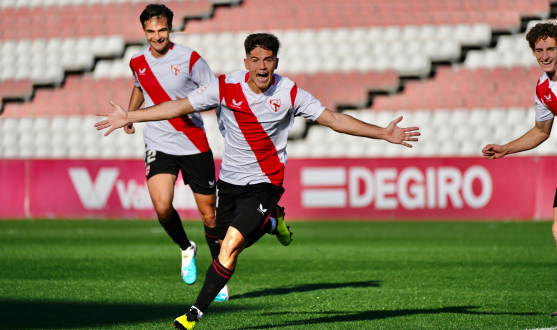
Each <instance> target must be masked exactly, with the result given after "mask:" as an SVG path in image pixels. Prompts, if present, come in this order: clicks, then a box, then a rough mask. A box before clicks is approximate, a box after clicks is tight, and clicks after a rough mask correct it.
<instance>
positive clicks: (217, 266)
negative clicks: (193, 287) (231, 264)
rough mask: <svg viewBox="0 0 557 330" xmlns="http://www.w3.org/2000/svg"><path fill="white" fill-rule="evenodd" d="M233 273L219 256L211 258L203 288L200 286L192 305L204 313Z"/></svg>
mask: <svg viewBox="0 0 557 330" xmlns="http://www.w3.org/2000/svg"><path fill="white" fill-rule="evenodd" d="M233 274H234V271H233V270H230V269H227V268H226V267H224V266H223V265H222V264H221V263H220V262H219V258H216V259H215V260H213V264H212V265H211V266H210V267H209V269H208V270H207V276H206V277H205V282H204V283H203V288H201V292H200V293H199V295H198V296H197V300H196V301H195V304H194V306H195V307H196V308H197V309H199V311H200V312H201V313H205V310H206V309H207V307H209V305H210V304H211V302H213V300H214V299H215V297H216V296H217V295H218V294H219V291H220V290H221V289H222V288H224V286H225V285H226V283H228V280H229V279H230V277H232V275H233Z"/></svg>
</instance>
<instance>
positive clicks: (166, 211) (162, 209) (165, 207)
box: [153, 200, 174, 222]
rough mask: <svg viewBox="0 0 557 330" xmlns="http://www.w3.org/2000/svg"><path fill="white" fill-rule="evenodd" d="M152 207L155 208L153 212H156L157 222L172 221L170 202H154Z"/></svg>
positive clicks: (172, 210) (172, 211)
mask: <svg viewBox="0 0 557 330" xmlns="http://www.w3.org/2000/svg"><path fill="white" fill-rule="evenodd" d="M153 206H154V207H155V212H157V217H158V218H159V220H161V221H163V222H165V221H166V220H170V219H172V214H173V213H174V207H172V202H169V201H164V200H158V201H156V200H154V201H153Z"/></svg>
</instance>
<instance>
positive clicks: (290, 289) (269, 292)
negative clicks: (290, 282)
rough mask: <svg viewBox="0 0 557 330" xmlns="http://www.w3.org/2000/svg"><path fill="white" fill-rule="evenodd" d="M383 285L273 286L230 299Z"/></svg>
mask: <svg viewBox="0 0 557 330" xmlns="http://www.w3.org/2000/svg"><path fill="white" fill-rule="evenodd" d="M379 286H381V282H380V281H362V282H348V283H315V284H305V285H297V286H293V287H283V288H273V289H265V290H260V291H253V292H248V293H244V294H241V295H233V296H232V297H231V298H230V299H234V300H236V299H244V298H257V297H266V296H278V295H284V294H288V293H294V292H309V291H317V290H330V289H340V288H367V287H379Z"/></svg>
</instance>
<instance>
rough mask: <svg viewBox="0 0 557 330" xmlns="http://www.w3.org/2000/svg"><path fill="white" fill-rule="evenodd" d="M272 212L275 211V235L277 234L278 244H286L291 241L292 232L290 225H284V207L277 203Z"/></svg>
mask: <svg viewBox="0 0 557 330" xmlns="http://www.w3.org/2000/svg"><path fill="white" fill-rule="evenodd" d="M273 213H276V219H277V229H276V230H275V235H276V236H277V239H278V240H279V242H280V244H282V245H284V246H288V245H290V242H292V232H290V226H286V224H285V223H284V207H280V206H278V205H277V206H275V209H274V210H273ZM272 215H274V214H272ZM272 215H271V216H272Z"/></svg>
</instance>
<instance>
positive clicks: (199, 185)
mask: <svg viewBox="0 0 557 330" xmlns="http://www.w3.org/2000/svg"><path fill="white" fill-rule="evenodd" d="M180 169H181V170H182V177H183V178H184V184H189V185H190V187H191V190H192V191H193V192H194V193H196V194H201V195H215V191H216V186H217V185H216V181H215V161H214V160H213V153H212V152H211V150H208V151H206V152H202V153H199V154H195V155H188V156H182V157H180Z"/></svg>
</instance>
